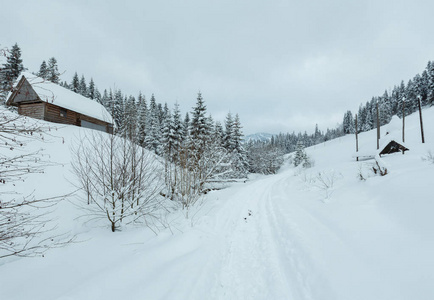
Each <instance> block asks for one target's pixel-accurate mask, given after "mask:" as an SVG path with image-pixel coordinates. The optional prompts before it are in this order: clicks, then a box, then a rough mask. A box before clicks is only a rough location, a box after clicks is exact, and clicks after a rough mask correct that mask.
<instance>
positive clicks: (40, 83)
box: [7, 72, 114, 124]
mask: <svg viewBox="0 0 434 300" xmlns="http://www.w3.org/2000/svg"><path fill="white" fill-rule="evenodd" d="M23 77H24V79H26V80H27V81H28V82H29V84H30V85H31V86H32V88H33V90H34V91H35V92H36V94H37V95H38V97H39V98H40V99H41V101H45V102H48V103H52V104H54V105H57V106H59V107H62V108H65V109H68V110H72V111H75V112H77V113H80V114H82V115H86V116H89V117H92V118H95V119H98V120H101V121H104V122H107V123H110V124H113V123H114V122H113V118H112V116H111V115H110V113H109V112H108V111H107V109H106V108H105V107H104V106H103V105H101V104H100V103H98V102H96V101H94V100H92V99H89V98H86V97H84V96H82V95H80V94H77V93H75V92H73V91H71V90H69V89H66V88H64V87H61V86H60V85H57V84H55V83H52V82H50V81H48V80H45V79H43V78H41V77H38V76H36V75H33V74H31V73H28V72H22V73H21V75H20V76H19V77H18V79H17V81H16V82H15V85H14V88H16V87H17V85H18V83H19V82H20V81H21V80H22V79H23ZM12 95H13V93H9V95H8V98H7V99H8V101H7V102H10V98H11V96H12Z"/></svg>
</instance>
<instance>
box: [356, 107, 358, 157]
mask: <svg viewBox="0 0 434 300" xmlns="http://www.w3.org/2000/svg"><path fill="white" fill-rule="evenodd" d="M357 131H358V127H357V114H356V152H359V138H358V135H357ZM356 160H357V161H359V156H358V155H357V153H356Z"/></svg>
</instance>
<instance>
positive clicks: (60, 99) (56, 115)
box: [6, 73, 113, 133]
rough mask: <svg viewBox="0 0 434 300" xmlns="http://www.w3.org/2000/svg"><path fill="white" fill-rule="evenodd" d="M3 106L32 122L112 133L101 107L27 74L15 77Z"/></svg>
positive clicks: (106, 113) (107, 113)
mask: <svg viewBox="0 0 434 300" xmlns="http://www.w3.org/2000/svg"><path fill="white" fill-rule="evenodd" d="M6 105H12V106H16V107H18V113H19V114H20V115H24V116H28V117H32V118H35V119H40V120H45V121H49V122H54V123H60V124H70V125H76V126H81V127H86V128H91V129H96V130H100V131H104V132H108V133H112V132H113V118H112V117H111V115H110V114H109V112H108V111H107V110H106V109H105V107H104V106H103V105H101V104H100V103H98V102H96V101H94V100H92V99H89V98H86V97H83V96H82V95H80V94H77V93H74V92H73V91H71V90H69V89H66V88H63V87H61V86H59V85H57V84H54V83H52V82H49V81H46V80H44V79H42V78H40V77H37V76H35V75H33V74H30V73H23V74H21V75H20V77H18V80H17V82H16V84H15V86H14V89H13V90H12V92H11V93H9V96H8V98H7V101H6Z"/></svg>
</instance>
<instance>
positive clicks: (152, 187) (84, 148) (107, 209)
mask: <svg viewBox="0 0 434 300" xmlns="http://www.w3.org/2000/svg"><path fill="white" fill-rule="evenodd" d="M80 140H81V141H80V142H79V143H78V146H76V147H75V148H73V149H72V151H73V156H74V158H73V161H72V166H73V170H74V173H75V175H76V176H77V178H78V179H79V182H80V188H81V189H82V190H83V191H84V192H85V194H86V198H87V204H88V205H85V206H81V207H82V208H84V209H85V211H86V215H88V216H90V217H91V219H106V220H108V221H109V222H110V228H111V230H112V232H114V231H116V230H117V229H118V228H119V227H120V226H121V224H131V223H138V222H139V223H145V224H148V225H149V221H150V220H151V219H155V217H157V216H156V215H155V213H157V212H158V211H159V210H160V209H161V208H162V203H161V200H162V197H160V196H159V194H160V191H161V189H162V186H163V184H164V182H163V179H162V176H161V175H162V165H161V164H160V163H159V162H158V161H157V159H156V157H155V155H153V154H152V153H150V152H149V151H148V150H145V149H144V148H142V147H140V146H138V145H136V144H134V142H132V141H130V140H129V139H126V138H122V137H120V136H115V135H112V134H106V133H102V132H97V131H92V132H89V133H87V134H86V136H84V137H81V138H80Z"/></svg>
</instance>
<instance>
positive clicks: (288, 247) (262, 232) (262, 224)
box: [212, 177, 313, 300]
mask: <svg viewBox="0 0 434 300" xmlns="http://www.w3.org/2000/svg"><path fill="white" fill-rule="evenodd" d="M276 179H277V180H276ZM281 184H282V180H281V179H279V177H272V178H267V179H265V180H261V181H258V182H256V184H254V185H250V186H249V187H247V188H246V189H243V190H242V191H241V192H239V195H240V199H239V201H237V203H236V204H234V207H230V208H229V209H231V210H230V216H229V217H228V218H227V219H226V220H225V224H226V226H227V225H228V224H232V225H233V227H232V228H229V227H226V228H224V230H225V231H226V232H228V233H229V234H228V235H227V236H226V240H225V243H226V245H227V248H226V250H224V251H223V254H222V269H221V272H220V274H219V275H218V278H219V282H218V284H217V286H216V287H215V288H214V289H213V292H212V296H213V298H214V299H306V300H309V299H313V297H312V296H311V292H310V286H309V284H308V281H307V280H306V277H307V276H308V274H307V273H306V268H305V267H304V264H303V262H302V261H301V259H302V260H303V261H306V260H308V259H309V258H308V257H307V255H304V256H302V255H301V254H299V252H300V249H301V247H299V246H297V245H295V241H292V240H291V233H290V231H291V228H285V229H289V231H288V232H289V234H286V235H285V234H284V233H283V232H284V231H283V229H282V228H281V227H282V225H284V226H286V224H282V223H281V222H279V221H278V218H277V216H276V213H275V208H274V206H273V205H272V202H273V201H274V199H273V194H274V193H275V192H276V190H279V191H280V192H281V189H279V188H278V186H279V185H281ZM246 190H247V191H246ZM246 194H247V195H246ZM281 196H282V195H281ZM283 196H284V195H283ZM236 197H237V195H235V197H234V198H235V199H236ZM230 203H231V202H230V201H228V204H229V205H230ZM227 209H228V208H226V209H224V211H228V210H227ZM249 210H250V211H251V214H252V215H251V216H248V212H249ZM243 214H244V215H245V217H244V218H245V219H244V218H243V217H242V216H243ZM234 217H235V218H236V219H233V218H234Z"/></svg>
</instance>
